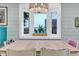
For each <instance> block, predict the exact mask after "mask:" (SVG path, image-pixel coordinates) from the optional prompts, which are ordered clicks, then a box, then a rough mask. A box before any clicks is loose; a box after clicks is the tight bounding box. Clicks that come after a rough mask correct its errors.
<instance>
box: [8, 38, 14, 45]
mask: <svg viewBox="0 0 79 59" xmlns="http://www.w3.org/2000/svg"><path fill="white" fill-rule="evenodd" d="M13 42H15V41H14V40H12V39H11V40H8V42H7V44H11V43H13Z"/></svg>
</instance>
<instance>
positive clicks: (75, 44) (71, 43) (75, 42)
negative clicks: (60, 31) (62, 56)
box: [68, 39, 78, 48]
mask: <svg viewBox="0 0 79 59" xmlns="http://www.w3.org/2000/svg"><path fill="white" fill-rule="evenodd" d="M68 44H69V45H71V46H73V47H75V48H77V47H78V42H77V41H75V40H72V39H71V40H68Z"/></svg>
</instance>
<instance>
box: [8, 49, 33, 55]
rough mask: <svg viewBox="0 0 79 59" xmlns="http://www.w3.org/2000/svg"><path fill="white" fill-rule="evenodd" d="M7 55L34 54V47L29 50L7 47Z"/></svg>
mask: <svg viewBox="0 0 79 59" xmlns="http://www.w3.org/2000/svg"><path fill="white" fill-rule="evenodd" d="M7 56H35V49H34V48H33V49H29V50H12V49H7Z"/></svg>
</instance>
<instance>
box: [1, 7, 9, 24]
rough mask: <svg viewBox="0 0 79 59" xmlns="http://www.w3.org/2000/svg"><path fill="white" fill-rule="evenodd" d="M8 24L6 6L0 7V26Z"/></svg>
mask: <svg viewBox="0 0 79 59" xmlns="http://www.w3.org/2000/svg"><path fill="white" fill-rule="evenodd" d="M7 24H8V8H7V7H6V6H0V25H7Z"/></svg>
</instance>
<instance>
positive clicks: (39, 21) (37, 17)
mask: <svg viewBox="0 0 79 59" xmlns="http://www.w3.org/2000/svg"><path fill="white" fill-rule="evenodd" d="M46 19H47V14H43V13H35V14H34V34H46V28H47V27H46Z"/></svg>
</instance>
